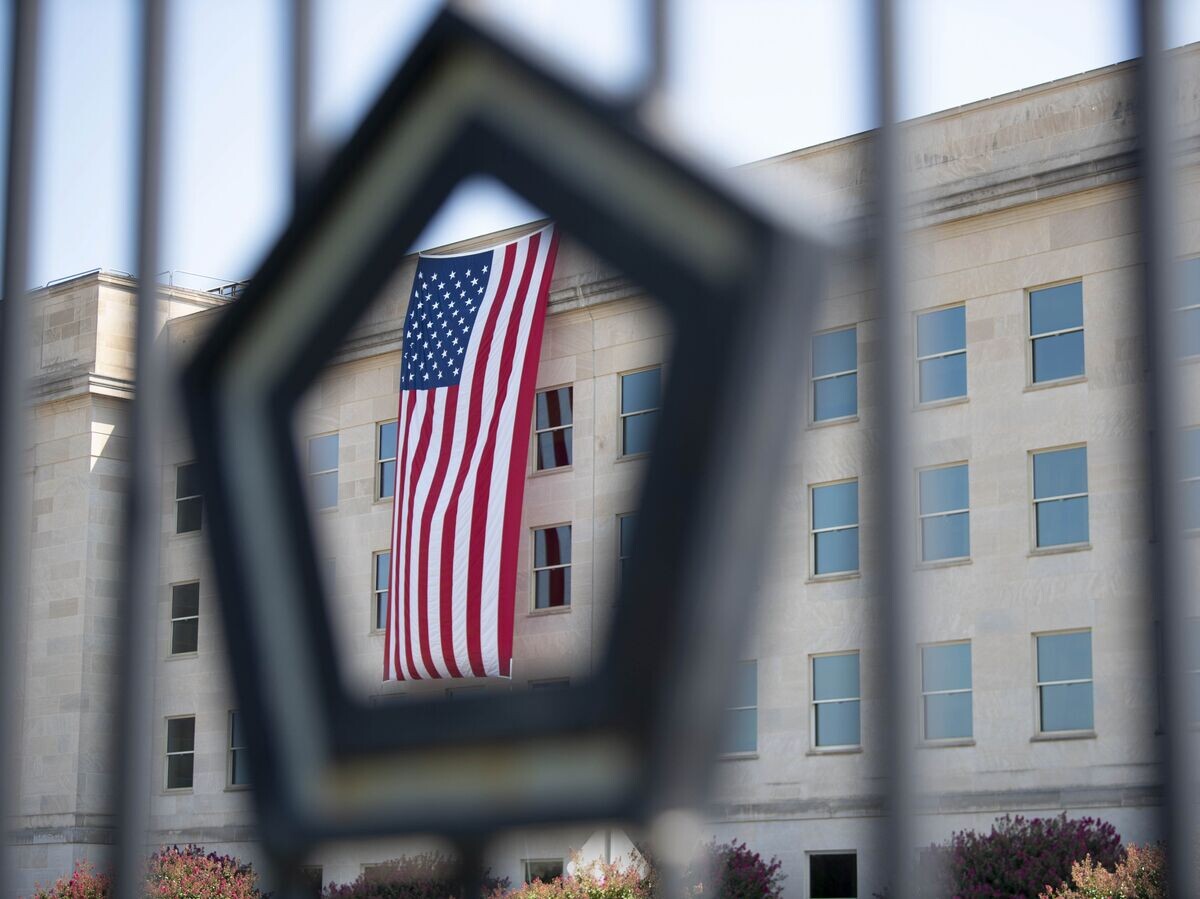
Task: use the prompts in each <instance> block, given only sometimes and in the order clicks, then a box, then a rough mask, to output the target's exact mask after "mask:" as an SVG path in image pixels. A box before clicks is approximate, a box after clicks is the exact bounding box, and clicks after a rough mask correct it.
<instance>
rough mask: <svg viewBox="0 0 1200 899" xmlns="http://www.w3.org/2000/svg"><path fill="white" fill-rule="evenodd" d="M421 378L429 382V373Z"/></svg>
mask: <svg viewBox="0 0 1200 899" xmlns="http://www.w3.org/2000/svg"><path fill="white" fill-rule="evenodd" d="M421 378H422V380H425V381H428V380H429V372H425V374H423V375H421Z"/></svg>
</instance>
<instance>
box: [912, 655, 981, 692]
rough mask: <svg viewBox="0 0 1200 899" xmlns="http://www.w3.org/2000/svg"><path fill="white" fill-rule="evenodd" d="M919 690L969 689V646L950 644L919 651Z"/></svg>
mask: <svg viewBox="0 0 1200 899" xmlns="http://www.w3.org/2000/svg"><path fill="white" fill-rule="evenodd" d="M921 689H922V690H924V691H925V692H927V693H928V692H933V691H935V690H969V689H971V644H970V643H951V644H949V645H946V646H925V647H922V649H921Z"/></svg>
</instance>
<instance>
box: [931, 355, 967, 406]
mask: <svg viewBox="0 0 1200 899" xmlns="http://www.w3.org/2000/svg"><path fill="white" fill-rule="evenodd" d="M919 368H920V372H919V374H920V381H921V402H922V403H936V402H937V401H938V400H948V399H952V398H953V397H956V396H966V395H967V354H966V353H955V354H954V355H953V356H938V357H937V358H934V359H924V360H922V361H921V363H920V366H919Z"/></svg>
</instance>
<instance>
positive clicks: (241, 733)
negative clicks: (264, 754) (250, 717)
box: [229, 712, 246, 748]
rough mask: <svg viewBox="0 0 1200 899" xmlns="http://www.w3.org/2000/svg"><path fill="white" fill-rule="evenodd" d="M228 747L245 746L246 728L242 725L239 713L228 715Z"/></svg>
mask: <svg viewBox="0 0 1200 899" xmlns="http://www.w3.org/2000/svg"><path fill="white" fill-rule="evenodd" d="M229 745H230V746H232V747H235V748H240V747H242V746H245V745H246V728H245V727H244V726H243V723H242V713H241V712H230V713H229Z"/></svg>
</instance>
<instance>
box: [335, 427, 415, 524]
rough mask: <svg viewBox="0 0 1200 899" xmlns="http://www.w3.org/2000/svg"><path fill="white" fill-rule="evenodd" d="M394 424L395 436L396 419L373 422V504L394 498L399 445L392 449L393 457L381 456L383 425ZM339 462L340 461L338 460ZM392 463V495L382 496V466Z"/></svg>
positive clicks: (397, 430) (397, 432) (339, 448)
mask: <svg viewBox="0 0 1200 899" xmlns="http://www.w3.org/2000/svg"><path fill="white" fill-rule="evenodd" d="M390 424H395V425H396V434H397V435H399V433H400V420H399V419H398V418H388V419H384V420H383V421H377V422H375V502H377V503H386V502H388V501H389V500H394V499H395V497H396V475H397V474H399V467H400V466H399V461H398V460H399V453H400V447H399V445H397V446H395V447H393V448H392V452H393V453H394V454H395V455H392V456H384V455H383V429H384V426H385V425H390ZM338 450H339V452H340V450H341V441H340V440H339V441H338ZM339 461H340V460H339ZM386 462H391V463H392V495H391V496H384V495H383V466H384V463H386Z"/></svg>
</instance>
